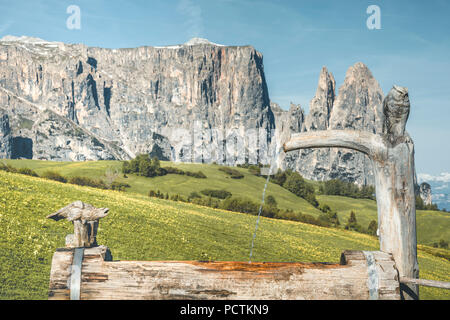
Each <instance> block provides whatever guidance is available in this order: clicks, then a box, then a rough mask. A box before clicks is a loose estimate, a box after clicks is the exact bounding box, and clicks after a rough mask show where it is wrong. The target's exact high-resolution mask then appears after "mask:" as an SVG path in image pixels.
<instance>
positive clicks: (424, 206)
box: [416, 196, 444, 211]
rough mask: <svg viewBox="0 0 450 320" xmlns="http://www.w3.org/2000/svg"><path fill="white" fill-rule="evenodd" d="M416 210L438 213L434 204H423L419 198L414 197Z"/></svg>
mask: <svg viewBox="0 0 450 320" xmlns="http://www.w3.org/2000/svg"><path fill="white" fill-rule="evenodd" d="M416 210H435V211H439V208H438V206H437V205H436V204H434V203H432V204H425V203H424V202H423V200H422V198H421V197H420V196H416ZM443 211H444V210H443Z"/></svg>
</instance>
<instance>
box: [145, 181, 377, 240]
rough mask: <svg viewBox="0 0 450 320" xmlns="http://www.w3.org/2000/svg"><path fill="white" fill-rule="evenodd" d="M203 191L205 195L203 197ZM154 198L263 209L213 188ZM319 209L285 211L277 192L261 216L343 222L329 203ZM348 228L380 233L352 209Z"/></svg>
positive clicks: (334, 225) (243, 209)
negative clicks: (314, 213) (360, 221)
mask: <svg viewBox="0 0 450 320" xmlns="http://www.w3.org/2000/svg"><path fill="white" fill-rule="evenodd" d="M202 194H203V195H204V196H202ZM149 196H150V197H156V198H160V199H170V200H174V201H182V202H190V203H194V204H198V205H202V206H206V207H211V208H219V209H223V210H228V211H233V212H241V213H247V214H252V215H258V213H259V210H260V204H258V203H255V202H254V201H252V200H250V199H248V198H246V197H234V196H233V195H232V194H231V193H230V192H228V191H226V190H213V189H205V190H202V191H201V194H200V193H198V192H195V191H193V192H191V193H190V195H189V197H187V198H184V197H182V196H180V195H178V194H175V195H171V196H169V194H168V193H165V194H164V193H162V192H160V191H159V190H158V191H153V190H150V192H149ZM319 209H320V210H321V211H322V213H321V214H320V215H319V216H318V217H314V216H312V215H309V214H303V213H301V212H294V211H293V210H289V209H288V210H283V209H279V208H278V202H277V200H276V199H275V197H274V196H273V195H268V196H267V197H266V199H265V201H264V205H263V206H262V208H261V216H263V217H268V218H275V219H283V220H292V221H298V222H303V223H308V224H313V225H317V226H321V227H328V228H337V227H339V226H340V225H341V223H340V221H339V217H338V215H337V212H335V211H332V210H331V208H330V207H329V206H328V205H324V206H320V207H319ZM345 229H347V230H353V231H358V232H362V233H368V234H372V235H376V231H377V223H376V221H374V220H373V221H371V222H370V224H369V226H368V228H367V229H364V228H362V227H361V225H359V224H358V223H357V220H356V214H355V213H354V212H353V211H352V212H351V213H350V217H349V218H348V221H347V224H346V225H345Z"/></svg>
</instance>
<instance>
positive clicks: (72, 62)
mask: <svg viewBox="0 0 450 320" xmlns="http://www.w3.org/2000/svg"><path fill="white" fill-rule="evenodd" d="M382 99H383V93H382V91H381V89H380V87H379V85H378V83H377V82H376V80H375V79H374V78H373V76H372V74H371V72H370V71H369V69H368V68H367V67H366V66H365V65H364V64H362V63H357V64H355V65H354V66H352V67H350V69H349V70H348V72H347V75H346V78H345V81H344V83H343V84H342V86H341V87H340V89H339V94H338V95H337V94H336V82H335V80H334V77H333V75H332V74H331V73H330V72H329V71H328V70H327V69H326V68H323V69H322V71H321V72H320V76H319V83H318V88H317V91H316V94H315V96H314V97H313V99H312V100H311V104H310V112H309V114H308V115H305V112H304V111H303V109H302V108H301V107H300V106H299V105H294V104H292V105H291V106H290V109H289V110H283V109H281V108H280V107H279V106H278V105H277V104H276V103H273V102H271V101H270V99H269V93H268V89H267V84H266V80H265V75H264V67H263V57H262V54H261V53H259V52H258V51H256V50H255V49H254V48H253V47H251V46H223V45H219V44H215V43H211V42H209V41H207V40H205V39H192V40H190V41H189V42H187V43H185V44H182V45H175V46H167V47H149V46H145V47H139V48H133V49H103V48H93V47H86V46H84V45H82V44H65V43H61V42H47V41H44V40H41V39H36V38H29V37H20V38H18V37H13V36H7V37H4V38H2V39H0V121H1V122H0V130H1V131H0V157H12V158H33V159H48V160H69V161H75V160H97V159H129V158H131V157H134V156H135V155H136V154H139V153H150V154H151V155H157V156H158V157H159V158H160V159H167V160H169V159H170V160H173V161H185V162H205V163H210V162H217V163H226V164H230V165H233V164H236V163H244V162H246V161H248V162H250V163H263V164H268V163H270V161H271V158H272V155H273V154H274V152H275V151H276V150H279V149H280V147H281V146H282V144H283V142H284V141H286V140H287V139H288V138H289V137H290V135H291V134H292V133H296V132H302V131H308V130H327V129H343V128H355V129H362V130H369V131H371V132H379V131H380V130H381V127H380V126H381V119H380V112H381V102H382ZM277 164H278V166H279V167H282V168H292V169H295V170H298V171H299V172H301V173H302V174H303V175H304V176H305V177H307V178H312V179H317V180H324V179H331V178H341V179H344V180H348V181H356V182H358V183H369V182H370V181H371V176H372V171H371V170H372V169H371V165H370V163H369V162H368V160H367V159H366V158H365V156H363V155H361V154H357V153H355V152H352V151H348V150H339V149H323V150H307V151H299V152H292V153H289V154H287V155H285V154H283V153H281V154H280V155H279V156H278V158H277Z"/></svg>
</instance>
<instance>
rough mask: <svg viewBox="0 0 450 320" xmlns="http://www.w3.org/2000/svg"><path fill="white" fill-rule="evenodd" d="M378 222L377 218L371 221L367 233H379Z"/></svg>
mask: <svg viewBox="0 0 450 320" xmlns="http://www.w3.org/2000/svg"><path fill="white" fill-rule="evenodd" d="M377 229H378V224H377V222H376V221H375V220H372V221H370V223H369V226H368V227H367V233H368V234H370V235H372V236H376V235H377Z"/></svg>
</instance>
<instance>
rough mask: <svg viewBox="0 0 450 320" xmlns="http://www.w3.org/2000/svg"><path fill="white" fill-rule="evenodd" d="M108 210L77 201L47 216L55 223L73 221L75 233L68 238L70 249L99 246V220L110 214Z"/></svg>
mask: <svg viewBox="0 0 450 320" xmlns="http://www.w3.org/2000/svg"><path fill="white" fill-rule="evenodd" d="M108 211H109V209H108V208H99V209H98V208H95V207H93V206H92V205H90V204H87V203H84V202H81V201H75V202H73V203H71V204H69V205H68V206H66V207H64V208H62V209H60V210H58V211H57V212H55V213H52V214H50V215H49V216H47V218H49V219H53V220H55V221H58V220H61V219H67V220H68V221H72V223H73V228H74V232H73V234H69V235H67V237H66V246H67V247H69V248H77V247H86V248H89V247H95V246H97V229H98V220H99V219H100V218H103V217H105V216H106V215H107V214H108Z"/></svg>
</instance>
